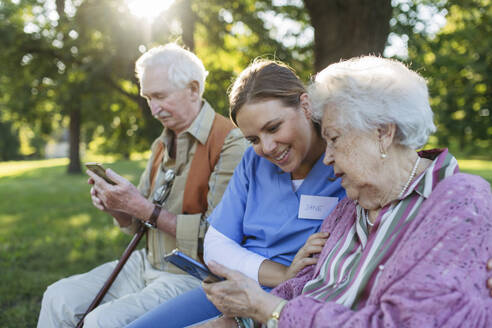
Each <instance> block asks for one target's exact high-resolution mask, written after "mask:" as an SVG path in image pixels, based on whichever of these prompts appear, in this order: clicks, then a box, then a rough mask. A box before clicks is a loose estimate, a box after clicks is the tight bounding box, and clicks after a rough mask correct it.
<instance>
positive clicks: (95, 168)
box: [85, 162, 116, 185]
mask: <svg viewBox="0 0 492 328" xmlns="http://www.w3.org/2000/svg"><path fill="white" fill-rule="evenodd" d="M85 167H87V168H88V169H89V170H91V171H92V172H94V173H96V174H97V175H98V176H100V177H101V178H103V179H104V180H105V181H106V182H107V183H109V184H112V185H114V184H116V183H114V182H113V180H111V179H110V178H109V177H108V176H107V175H106V169H105V168H104V167H103V166H102V164H101V163H96V162H89V163H85Z"/></svg>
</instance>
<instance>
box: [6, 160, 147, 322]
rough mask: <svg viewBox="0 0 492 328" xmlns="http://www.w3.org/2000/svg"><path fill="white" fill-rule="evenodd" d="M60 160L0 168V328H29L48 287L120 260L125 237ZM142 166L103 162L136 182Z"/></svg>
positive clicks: (140, 163)
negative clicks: (68, 172) (109, 261)
mask: <svg viewBox="0 0 492 328" xmlns="http://www.w3.org/2000/svg"><path fill="white" fill-rule="evenodd" d="M67 163H68V161H67V160H66V159H55V160H43V161H24V162H5V163H0V281H1V282H2V283H1V284H0V327H3V328H7V327H8V328H10V327H16V328H17V327H36V322H37V317H38V314H39V308H40V302H41V298H42V295H43V292H44V290H45V288H46V286H47V285H49V284H51V283H52V282H54V281H56V280H59V279H60V278H62V277H66V276H68V275H72V274H75V273H81V272H85V271H87V270H89V269H90V268H92V267H94V266H96V265H98V264H101V263H103V262H105V261H108V260H113V259H116V258H119V256H120V255H121V253H122V251H123V250H124V248H125V246H126V244H127V243H128V242H129V240H130V238H131V237H130V236H127V235H124V234H122V233H120V232H119V230H118V229H117V228H116V227H115V226H113V223H112V219H111V218H110V217H109V216H108V215H106V214H104V213H102V212H100V211H99V210H97V209H96V208H94V207H93V206H92V204H91V202H90V197H89V185H88V184H87V176H86V175H85V174H83V175H68V174H66V165H67ZM144 165H145V162H143V161H120V162H117V163H114V164H109V165H107V167H111V168H112V169H114V170H115V171H116V172H118V173H120V174H123V175H124V176H125V177H126V178H128V179H129V180H131V181H132V182H134V183H137V180H138V177H139V175H140V173H141V172H142V171H143V169H144Z"/></svg>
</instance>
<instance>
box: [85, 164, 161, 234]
mask: <svg viewBox="0 0 492 328" xmlns="http://www.w3.org/2000/svg"><path fill="white" fill-rule="evenodd" d="M86 166H87V168H88V170H87V171H86V173H87V174H88V175H89V177H90V178H89V181H88V183H89V184H90V185H92V188H91V199H92V203H93V204H94V206H95V207H96V208H98V209H100V210H101V211H104V212H107V213H109V214H111V215H112V216H114V217H115V218H116V219H117V220H118V221H119V222H120V224H121V225H122V226H126V225H128V224H130V223H131V216H134V217H138V218H143V217H150V214H151V213H152V211H153V208H154V206H153V204H152V203H150V202H149V201H147V200H146V199H145V198H144V197H143V196H142V195H141V194H140V192H139V191H138V190H137V188H136V187H135V186H134V185H133V184H132V183H131V182H130V181H128V180H127V179H125V178H124V177H122V176H120V175H118V174H117V173H115V172H114V171H113V170H111V169H107V170H106V169H104V167H103V166H102V165H101V164H98V163H87V164H86ZM119 218H121V219H122V220H120V219H119Z"/></svg>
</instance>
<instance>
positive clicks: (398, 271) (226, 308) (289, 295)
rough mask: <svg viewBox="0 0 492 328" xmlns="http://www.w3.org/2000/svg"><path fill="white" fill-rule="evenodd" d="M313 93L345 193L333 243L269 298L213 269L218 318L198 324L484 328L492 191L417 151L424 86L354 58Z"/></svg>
mask: <svg viewBox="0 0 492 328" xmlns="http://www.w3.org/2000/svg"><path fill="white" fill-rule="evenodd" d="M310 93H311V96H312V101H313V106H314V108H315V109H317V112H318V114H319V117H320V119H321V121H322V133H323V137H324V139H325V140H326V142H327V146H326V153H325V158H324V163H325V164H327V165H333V168H334V170H335V174H336V175H337V176H338V177H341V178H342V186H343V187H344V188H345V189H346V192H347V198H346V199H345V200H343V201H341V202H340V203H339V204H338V206H337V207H336V209H335V210H334V211H333V212H332V213H331V214H330V215H329V216H328V217H327V218H326V219H325V221H324V223H323V225H322V228H321V231H329V232H330V233H331V235H330V237H329V238H328V240H327V242H326V243H325V245H324V248H323V250H322V252H321V254H320V256H319V259H318V262H317V264H315V265H311V266H309V267H306V268H305V269H304V270H302V271H301V272H300V273H299V274H298V275H297V276H296V277H295V278H293V279H290V280H288V281H286V282H284V283H282V284H281V285H279V286H278V287H277V288H275V289H274V290H273V291H272V293H270V294H269V293H266V292H264V291H263V290H261V289H260V288H259V287H257V285H256V284H254V282H253V281H252V280H249V279H248V278H246V277H244V276H243V275H241V274H239V273H238V272H234V271H232V270H229V269H227V268H225V267H223V266H220V265H218V264H214V263H211V264H210V265H209V266H210V268H211V269H212V271H214V272H215V273H217V274H219V275H222V276H224V277H226V278H227V280H225V281H223V282H219V283H213V284H205V285H204V289H205V291H206V293H207V296H208V297H209V299H210V300H211V301H212V302H213V303H214V304H215V305H216V306H217V307H218V308H219V309H220V310H221V311H222V312H223V313H224V314H225V315H226V317H224V318H221V319H219V320H216V321H215V322H210V323H207V324H204V326H207V325H210V326H213V327H220V326H221V325H220V323H222V324H223V325H222V326H228V325H229V326H230V324H231V321H233V319H232V318H231V317H234V316H236V318H235V321H237V323H239V324H240V325H251V323H253V320H254V321H255V322H261V323H264V324H267V327H277V326H278V327H383V326H384V327H431V326H432V327H442V326H446V327H486V326H489V327H490V324H491V323H492V300H491V299H490V297H489V295H488V294H489V291H488V290H487V288H486V284H483V283H482V282H483V281H485V280H486V279H487V272H486V270H485V267H486V263H487V259H488V257H489V254H490V251H491V250H492V224H491V221H490V218H491V217H492V195H491V192H490V185H489V184H488V183H487V182H486V181H484V180H483V179H482V178H480V177H478V176H473V175H468V174H462V173H459V172H458V171H459V169H458V164H457V161H456V159H455V158H454V157H453V156H452V155H451V154H450V153H449V152H448V151H447V150H446V149H434V150H427V151H420V152H417V151H416V149H418V148H420V147H422V146H423V145H424V144H425V143H426V142H427V139H428V137H429V135H430V134H431V133H432V132H434V131H435V126H434V124H433V122H432V117H433V114H432V111H431V108H430V106H429V103H428V91H427V86H426V83H425V80H424V79H423V78H422V77H421V76H419V75H418V74H417V73H415V72H413V71H411V70H409V69H408V68H406V67H405V66H404V65H402V64H401V63H399V62H397V61H393V60H389V59H383V58H378V57H361V58H355V59H351V60H348V61H343V62H340V63H337V64H333V65H330V66H328V67H327V68H326V69H324V70H323V71H322V72H321V73H319V74H318V75H317V77H316V80H315V82H314V83H313V85H312V86H311V90H310ZM238 317H243V319H241V318H238ZM244 318H249V319H244Z"/></svg>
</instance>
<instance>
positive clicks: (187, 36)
mask: <svg viewBox="0 0 492 328" xmlns="http://www.w3.org/2000/svg"><path fill="white" fill-rule="evenodd" d="M179 16H180V22H181V29H182V33H183V34H182V38H183V43H184V45H185V46H186V47H188V49H189V50H190V51H192V52H193V51H195V38H194V33H195V21H196V18H195V13H194V12H193V10H192V8H191V0H182V1H181V4H180V6H179Z"/></svg>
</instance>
